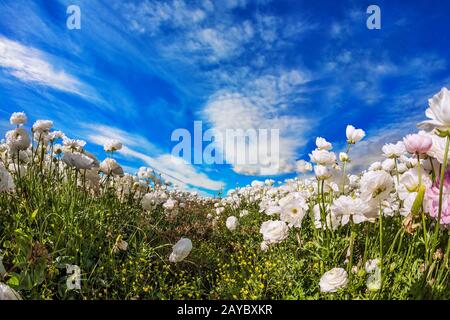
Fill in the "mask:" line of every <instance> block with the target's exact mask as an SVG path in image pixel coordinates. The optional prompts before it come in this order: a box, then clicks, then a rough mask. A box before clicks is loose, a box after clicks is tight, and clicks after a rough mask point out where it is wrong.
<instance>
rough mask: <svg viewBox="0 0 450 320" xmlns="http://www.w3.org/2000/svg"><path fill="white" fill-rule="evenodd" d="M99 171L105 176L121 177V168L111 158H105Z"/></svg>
mask: <svg viewBox="0 0 450 320" xmlns="http://www.w3.org/2000/svg"><path fill="white" fill-rule="evenodd" d="M100 171H101V172H103V173H104V174H107V175H110V174H112V175H118V176H122V175H123V169H122V167H121V166H120V165H119V164H118V163H117V161H116V160H115V159H113V158H106V159H105V160H103V161H102V163H100Z"/></svg>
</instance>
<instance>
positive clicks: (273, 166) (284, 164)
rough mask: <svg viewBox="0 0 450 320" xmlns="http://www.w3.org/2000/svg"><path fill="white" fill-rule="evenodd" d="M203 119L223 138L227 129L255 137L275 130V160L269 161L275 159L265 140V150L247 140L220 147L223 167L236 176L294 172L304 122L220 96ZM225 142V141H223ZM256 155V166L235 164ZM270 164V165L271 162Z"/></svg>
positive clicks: (230, 95) (258, 142) (231, 95)
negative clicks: (250, 131) (228, 166)
mask: <svg viewBox="0 0 450 320" xmlns="http://www.w3.org/2000/svg"><path fill="white" fill-rule="evenodd" d="M203 113H204V116H205V117H206V118H207V120H208V121H209V123H210V124H211V125H212V127H213V129H214V130H217V132H220V133H221V134H222V136H223V137H225V136H226V130H230V129H234V130H236V129H242V130H244V131H245V130H248V129H254V130H256V131H257V132H258V133H259V131H258V130H260V129H266V130H268V134H269V137H271V133H270V130H271V129H275V130H278V132H279V144H278V148H277V147H276V146H275V150H278V151H279V155H278V157H277V159H275V158H272V157H273V156H275V157H276V155H272V154H270V152H268V150H271V147H272V144H273V143H275V140H272V139H270V138H269V139H268V140H267V141H268V145H266V144H264V141H265V140H263V145H265V146H266V149H264V148H262V147H263V145H262V144H261V143H262V142H261V140H259V139H247V140H246V141H245V142H244V143H242V144H236V145H235V144H229V143H227V141H225V143H224V144H223V145H221V144H217V146H219V147H222V154H223V155H224V158H225V159H226V160H227V163H229V164H231V165H232V166H233V170H234V171H235V172H237V173H241V174H248V175H276V174H280V173H284V172H291V171H292V170H294V166H293V163H294V161H295V159H296V152H297V149H298V148H299V147H301V146H303V145H304V144H305V140H304V139H303V138H302V134H303V133H304V132H305V129H307V128H308V122H307V120H306V119H303V118H300V117H295V116H289V115H280V114H278V112H277V110H276V108H274V107H273V105H268V106H266V107H264V106H262V105H257V104H256V103H255V102H252V100H251V99H249V98H248V97H246V96H243V95H241V94H239V93H227V92H222V93H220V94H218V95H216V96H214V97H212V98H211V99H210V101H209V102H208V104H207V105H206V107H205V109H204V110H203ZM225 140H226V139H225ZM252 152H256V153H257V157H256V160H257V162H256V163H254V162H253V163H251V162H250V161H249V160H247V161H246V162H245V163H242V162H239V161H238V159H239V157H241V159H248V158H249V153H252ZM271 160H272V161H271Z"/></svg>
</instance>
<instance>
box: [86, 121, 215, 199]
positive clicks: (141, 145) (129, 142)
mask: <svg viewBox="0 0 450 320" xmlns="http://www.w3.org/2000/svg"><path fill="white" fill-rule="evenodd" d="M84 127H85V128H86V129H85V130H82V134H83V135H84V136H86V137H87V139H88V140H89V141H90V142H92V143H95V144H97V145H101V146H102V145H103V144H104V143H105V142H107V141H109V140H111V139H115V140H118V141H120V142H122V143H123V145H124V146H123V148H122V150H120V151H118V152H119V153H120V154H122V155H124V156H128V157H132V158H135V159H138V160H140V161H142V162H144V163H145V165H146V166H149V167H151V168H153V169H154V170H156V171H157V172H158V173H160V174H161V176H162V177H163V178H164V179H165V180H167V181H170V182H173V183H174V184H177V185H178V186H179V187H182V188H184V189H188V188H189V186H193V187H199V188H204V189H208V190H215V191H216V190H220V189H221V188H223V186H224V183H223V182H221V181H215V180H212V179H210V178H209V177H208V176H207V175H206V174H204V173H201V172H198V171H197V170H196V168H195V167H193V166H192V165H191V164H188V163H186V162H185V161H184V160H183V159H181V158H177V157H173V156H172V155H171V154H159V155H155V156H149V155H148V154H145V153H143V152H140V151H138V150H137V149H140V150H146V152H147V153H150V154H157V153H160V152H161V151H160V150H159V149H158V148H157V147H156V146H154V145H153V144H152V143H151V142H149V141H148V140H147V139H146V138H144V137H142V136H140V135H138V134H131V133H128V132H125V131H123V130H120V129H118V128H114V127H109V126H105V125H100V124H89V125H86V126H84ZM132 147H133V148H132Z"/></svg>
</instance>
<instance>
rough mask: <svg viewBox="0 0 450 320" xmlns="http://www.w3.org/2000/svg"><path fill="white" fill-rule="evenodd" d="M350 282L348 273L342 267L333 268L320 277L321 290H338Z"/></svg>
mask: <svg viewBox="0 0 450 320" xmlns="http://www.w3.org/2000/svg"><path fill="white" fill-rule="evenodd" d="M347 283H348V274H347V271H345V270H344V269H342V268H333V269H331V270H330V271H327V272H325V273H324V274H323V276H322V277H321V278H320V282H319V286H320V291H321V292H336V291H337V290H338V289H341V288H345V287H346V286H347Z"/></svg>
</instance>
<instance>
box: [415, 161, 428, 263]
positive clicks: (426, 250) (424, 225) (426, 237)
mask: <svg viewBox="0 0 450 320" xmlns="http://www.w3.org/2000/svg"><path fill="white" fill-rule="evenodd" d="M417 171H418V176H419V189H420V187H421V186H422V172H421V168H420V155H419V154H417ZM420 211H421V213H422V229H423V243H424V245H425V264H426V265H428V232H427V223H426V219H425V212H424V210H423V207H422V206H421V208H420Z"/></svg>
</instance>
